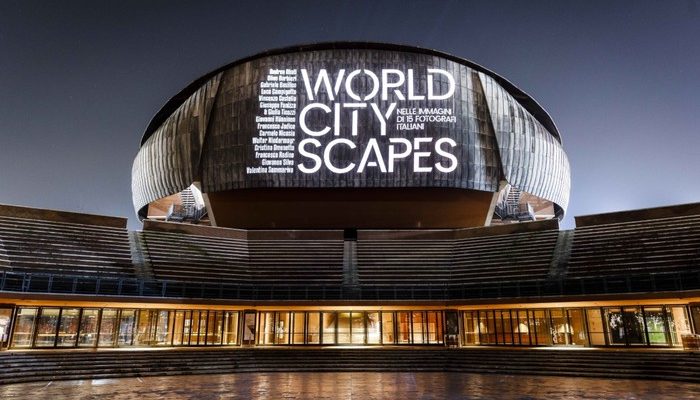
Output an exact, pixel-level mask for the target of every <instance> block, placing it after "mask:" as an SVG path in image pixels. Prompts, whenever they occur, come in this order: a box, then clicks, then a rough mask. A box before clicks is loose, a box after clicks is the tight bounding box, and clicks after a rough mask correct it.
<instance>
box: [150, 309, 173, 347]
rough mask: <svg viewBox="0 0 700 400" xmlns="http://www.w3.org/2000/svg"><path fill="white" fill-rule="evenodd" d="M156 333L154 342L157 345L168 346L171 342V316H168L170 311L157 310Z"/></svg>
mask: <svg viewBox="0 0 700 400" xmlns="http://www.w3.org/2000/svg"><path fill="white" fill-rule="evenodd" d="M155 314H156V318H157V320H156V327H155V330H156V335H155V341H154V344H155V345H158V346H170V345H171V344H172V339H173V338H172V333H173V322H174V321H173V318H170V311H157V312H156V313H155Z"/></svg>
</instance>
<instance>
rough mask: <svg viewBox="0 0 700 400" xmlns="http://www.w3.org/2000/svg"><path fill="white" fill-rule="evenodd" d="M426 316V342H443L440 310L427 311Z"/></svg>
mask: <svg viewBox="0 0 700 400" xmlns="http://www.w3.org/2000/svg"><path fill="white" fill-rule="evenodd" d="M426 316H427V324H426V328H427V336H428V343H431V344H438V343H444V341H445V340H444V336H443V329H442V312H441V311H428V312H426Z"/></svg>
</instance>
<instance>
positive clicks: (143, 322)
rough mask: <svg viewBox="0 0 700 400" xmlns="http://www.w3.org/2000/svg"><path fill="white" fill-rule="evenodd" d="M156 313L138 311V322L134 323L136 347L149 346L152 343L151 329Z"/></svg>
mask: <svg viewBox="0 0 700 400" xmlns="http://www.w3.org/2000/svg"><path fill="white" fill-rule="evenodd" d="M156 315H157V314H156V313H155V312H151V311H150V310H139V311H138V322H137V323H136V325H137V326H136V339H135V341H134V342H135V344H136V345H137V346H149V345H151V344H152V343H153V337H152V333H151V332H152V329H151V328H152V327H153V326H155V318H156Z"/></svg>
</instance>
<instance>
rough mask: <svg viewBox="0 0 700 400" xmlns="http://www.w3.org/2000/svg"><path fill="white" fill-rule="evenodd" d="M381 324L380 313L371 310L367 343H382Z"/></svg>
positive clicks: (368, 318)
mask: <svg viewBox="0 0 700 400" xmlns="http://www.w3.org/2000/svg"><path fill="white" fill-rule="evenodd" d="M381 336H382V330H381V324H380V320H379V313H378V312H376V311H370V312H368V313H367V344H379V343H381Z"/></svg>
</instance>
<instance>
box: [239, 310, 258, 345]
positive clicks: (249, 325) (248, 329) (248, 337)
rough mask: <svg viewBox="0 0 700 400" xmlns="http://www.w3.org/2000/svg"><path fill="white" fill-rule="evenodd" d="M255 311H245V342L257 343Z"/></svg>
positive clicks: (243, 340) (243, 338)
mask: <svg viewBox="0 0 700 400" xmlns="http://www.w3.org/2000/svg"><path fill="white" fill-rule="evenodd" d="M255 317H256V313H255V312H244V313H243V337H242V338H241V341H242V343H243V344H255Z"/></svg>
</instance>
